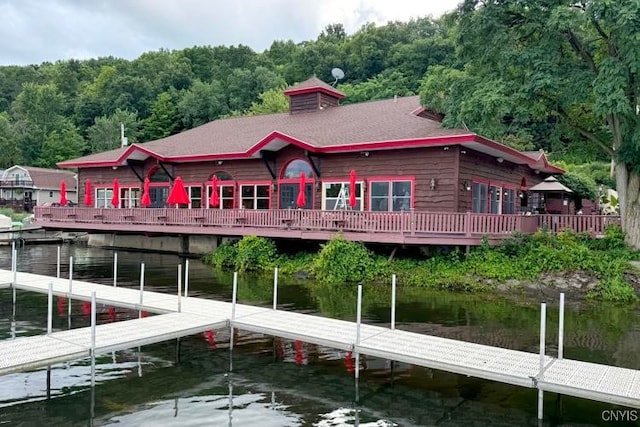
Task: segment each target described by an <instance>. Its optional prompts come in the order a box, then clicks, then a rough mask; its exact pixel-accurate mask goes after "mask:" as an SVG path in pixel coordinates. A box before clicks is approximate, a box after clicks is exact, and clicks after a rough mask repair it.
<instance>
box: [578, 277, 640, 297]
mask: <svg viewBox="0 0 640 427" xmlns="http://www.w3.org/2000/svg"><path fill="white" fill-rule="evenodd" d="M589 297H591V298H597V299H602V300H603V301H610V302H623V303H628V302H633V301H636V300H637V299H638V297H637V296H636V293H635V291H634V290H633V288H632V287H631V286H630V285H629V284H628V283H626V282H625V281H624V279H622V277H620V276H617V275H616V276H611V277H607V278H605V279H603V280H602V281H600V285H599V286H598V289H597V290H595V291H594V292H592V293H590V294H589Z"/></svg>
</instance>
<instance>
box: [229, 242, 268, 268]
mask: <svg viewBox="0 0 640 427" xmlns="http://www.w3.org/2000/svg"><path fill="white" fill-rule="evenodd" d="M275 259H276V245H275V243H273V240H269V239H267V238H265V237H257V236H244V237H243V238H242V239H241V240H240V241H239V242H238V244H237V254H236V262H235V267H236V269H237V270H238V271H260V270H269V269H271V268H272V267H274V261H275Z"/></svg>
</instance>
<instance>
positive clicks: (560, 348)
mask: <svg viewBox="0 0 640 427" xmlns="http://www.w3.org/2000/svg"><path fill="white" fill-rule="evenodd" d="M563 356H564V292H560V319H559V322H558V359H559V360H562V358H563Z"/></svg>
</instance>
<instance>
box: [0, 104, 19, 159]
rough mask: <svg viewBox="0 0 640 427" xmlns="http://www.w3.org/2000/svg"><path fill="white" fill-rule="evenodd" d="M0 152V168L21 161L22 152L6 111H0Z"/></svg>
mask: <svg viewBox="0 0 640 427" xmlns="http://www.w3.org/2000/svg"><path fill="white" fill-rule="evenodd" d="M0 153H2V155H0V168H3V169H4V168H8V167H10V166H13V165H17V164H20V163H22V153H21V152H20V148H19V147H18V142H17V140H16V138H15V135H14V132H13V129H12V127H11V123H10V122H9V115H8V114H7V113H6V112H2V113H0Z"/></svg>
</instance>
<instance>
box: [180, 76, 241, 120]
mask: <svg viewBox="0 0 640 427" xmlns="http://www.w3.org/2000/svg"><path fill="white" fill-rule="evenodd" d="M177 108H178V113H179V114H180V116H181V117H182V124H183V125H184V127H185V128H187V129H190V128H194V127H196V126H200V125H202V124H205V123H207V122H210V121H211V120H214V119H217V118H218V117H221V116H223V115H225V114H227V113H228V112H229V107H228V106H227V102H226V94H225V91H224V88H223V87H222V84H220V82H217V81H215V82H211V83H203V82H201V81H200V80H196V81H195V82H194V83H193V85H192V86H191V88H190V89H189V90H187V91H186V92H184V94H183V95H182V97H181V99H180V102H178V106H177Z"/></svg>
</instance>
